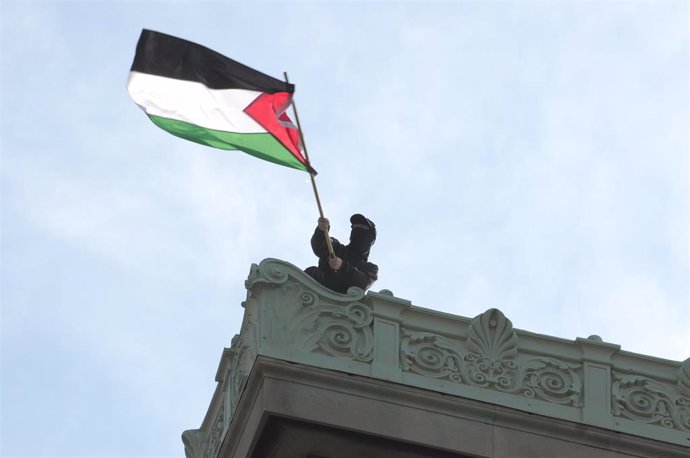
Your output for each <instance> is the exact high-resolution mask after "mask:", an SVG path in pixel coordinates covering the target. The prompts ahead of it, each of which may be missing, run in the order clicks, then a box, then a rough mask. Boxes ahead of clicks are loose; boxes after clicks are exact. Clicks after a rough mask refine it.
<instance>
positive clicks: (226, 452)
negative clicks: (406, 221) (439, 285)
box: [183, 259, 690, 458]
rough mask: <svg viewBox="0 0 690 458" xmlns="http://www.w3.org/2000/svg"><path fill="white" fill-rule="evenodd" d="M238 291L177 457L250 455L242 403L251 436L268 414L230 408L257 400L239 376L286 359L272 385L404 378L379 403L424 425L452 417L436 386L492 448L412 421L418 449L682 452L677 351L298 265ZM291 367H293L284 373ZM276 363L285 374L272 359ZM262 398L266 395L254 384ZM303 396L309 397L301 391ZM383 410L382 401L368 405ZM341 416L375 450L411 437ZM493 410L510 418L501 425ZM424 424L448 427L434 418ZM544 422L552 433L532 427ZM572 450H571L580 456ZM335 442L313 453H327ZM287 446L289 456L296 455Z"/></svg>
mask: <svg viewBox="0 0 690 458" xmlns="http://www.w3.org/2000/svg"><path fill="white" fill-rule="evenodd" d="M246 287H247V291H248V293H247V300H246V301H245V302H244V304H243V306H244V308H245V315H244V321H243V323H242V327H241V330H240V333H239V334H238V335H237V336H235V338H234V339H233V341H232V345H231V347H230V348H229V349H225V351H224V352H223V355H222V358H221V362H220V365H219V368H218V372H217V374H216V381H217V382H218V386H217V389H216V392H215V393H214V396H213V399H212V401H211V405H210V407H209V410H208V413H207V415H206V418H205V419H204V421H203V424H202V426H201V428H200V429H198V430H189V431H185V432H184V434H183V442H184V445H185V451H186V453H187V456H188V457H189V458H202V457H216V456H233V457H234V456H253V455H251V447H250V448H246V449H244V450H243V451H241V450H240V448H238V446H237V444H238V443H240V442H241V438H242V435H241V434H240V435H238V434H239V433H238V432H237V431H240V430H242V431H245V433H246V434H249V432H248V431H249V430H247V429H246V424H247V421H248V420H247V418H251V412H253V411H254V410H253V409H254V408H256V409H259V410H260V411H262V412H263V414H262V415H263V417H262V418H263V420H262V421H263V423H262V422H258V423H257V424H256V427H257V428H259V429H257V430H255V431H254V432H253V434H254V435H259V434H261V429H260V428H263V427H264V426H265V424H266V421H267V420H266V418H268V416H270V415H268V413H267V412H268V410H266V409H264V410H261V409H260V408H259V407H256V402H257V401H256V399H257V398H254V400H253V404H252V405H253V406H254V407H252V408H250V407H248V406H244V408H245V409H248V410H247V412H246V414H245V415H243V416H242V417H237V415H236V412H237V411H238V409H239V408H240V404H241V403H243V402H244V403H249V402H250V400H251V396H249V394H248V392H249V391H251V392H253V393H255V395H256V396H258V394H257V393H262V391H261V389H258V388H255V387H253V385H252V381H253V383H255V384H259V386H262V384H265V383H267V382H266V381H262V380H259V379H257V377H258V374H259V372H261V373H263V374H264V376H266V374H267V373H268V372H266V371H269V369H267V368H273V369H275V368H276V367H279V366H281V365H285V364H286V363H291V364H292V365H289V364H288V366H286V367H288V368H290V371H287V372H289V377H288V376H286V377H287V378H285V379H281V378H280V377H277V376H275V375H274V376H273V379H272V380H273V383H275V384H277V385H280V386H281V387H282V388H281V389H285V390H288V388H290V389H293V390H298V387H299V386H300V384H299V383H297V382H295V377H296V375H295V374H303V375H304V377H305V380H307V379H308V377H310V376H313V377H315V378H316V379H318V378H319V377H321V378H323V377H324V375H323V374H324V373H330V374H332V376H333V377H336V378H343V377H345V378H346V379H347V380H348V381H349V383H352V384H354V380H355V378H356V380H357V383H363V384H364V385H366V384H367V383H369V384H370V385H371V384H372V383H373V384H375V386H376V389H377V390H378V392H379V393H381V394H380V396H378V397H376V396H375V397H374V398H373V399H384V398H386V397H387V395H388V394H390V393H386V389H385V387H388V390H389V391H391V393H392V392H393V391H395V390H400V388H401V387H404V389H405V390H408V391H406V393H408V394H409V393H410V391H409V390H412V391H413V392H414V396H412V395H410V397H409V399H407V398H406V401H405V403H402V404H401V403H398V404H396V407H395V408H394V407H390V409H391V410H390V411H391V412H392V411H396V409H397V410H400V412H399V413H401V414H402V412H405V413H406V414H407V415H410V414H412V415H415V416H419V415H422V413H423V412H424V413H423V415H422V416H424V415H426V416H428V417H429V418H428V421H429V422H432V423H434V424H436V423H438V422H440V421H441V420H440V419H441V418H447V419H449V420H448V421H449V422H450V424H455V423H454V420H451V419H450V418H451V417H452V416H453V415H456V414H457V412H456V413H454V414H453V415H450V414H449V413H448V412H446V413H443V414H442V413H441V412H444V411H445V410H446V409H444V408H443V405H442V404H443V403H441V404H439V402H438V399H437V398H438V393H441V394H442V395H443V399H444V400H445V402H446V403H447V404H448V406H455V407H456V408H457V409H459V411H461V412H465V411H468V412H475V414H473V415H474V416H470V417H471V418H468V417H467V415H466V414H462V415H460V416H461V417H462V418H463V419H464V420H466V421H469V422H470V423H467V424H466V425H465V426H466V428H469V429H466V430H456V433H458V434H460V433H462V434H461V435H462V436H463V437H468V436H467V434H470V432H471V431H473V430H477V431H479V430H482V429H484V430H487V428H488V430H490V431H491V434H490V435H491V437H493V439H491V440H490V442H491V443H492V449H491V450H489V449H485V448H482V447H478V448H477V447H475V448H474V449H473V448H472V447H470V446H469V445H467V446H464V445H462V444H470V443H471V441H469V440H467V441H461V443H457V444H456V443H454V442H452V441H451V443H449V444H446V445H444V446H443V447H440V448H439V446H438V444H437V443H434V442H433V440H436V439H433V438H434V437H435V433H434V432H433V431H431V430H429V428H423V427H422V428H421V431H422V432H424V431H426V432H427V433H428V434H427V436H424V437H422V436H423V434H422V436H420V437H419V438H418V440H417V441H415V443H416V444H417V445H416V446H420V447H421V446H424V447H430V448H429V450H430V451H429V455H428V456H451V455H444V453H445V454H457V455H453V456H487V457H488V456H491V457H499V456H525V457H526V456H538V455H535V453H536V452H535V449H534V447H535V446H536V445H535V444H537V443H539V444H541V445H540V446H539V447H540V448H539V450H548V449H549V447H556V448H557V449H558V450H561V451H564V450H567V449H568V448H567V447H566V445H567V444H569V445H568V447H571V448H572V449H573V450H574V451H573V453H575V454H574V455H572V456H582V455H579V453H585V452H584V450H585V448H588V447H589V448H592V449H591V450H589V449H588V451H587V456H599V455H596V454H593V450H598V451H600V452H601V453H604V454H602V455H600V456H602V457H604V456H611V457H613V456H616V457H621V456H660V457H662V456H687V455H688V454H690V358H689V359H687V360H686V361H685V362H684V363H679V362H673V361H667V360H661V359H657V358H653V357H648V356H642V355H637V354H633V353H628V352H624V351H621V349H620V347H619V346H618V345H614V344H610V343H606V342H602V341H601V339H600V338H597V337H596V336H592V337H590V338H587V339H584V338H578V339H577V340H575V341H569V340H564V339H559V338H554V337H549V336H544V335H537V334H533V333H529V332H525V331H520V330H516V329H514V328H513V326H512V323H511V322H510V320H509V319H508V318H506V317H505V316H504V314H503V313H502V312H501V311H500V310H498V309H489V310H487V311H486V312H484V313H482V314H481V315H478V316H476V317H474V318H472V319H469V318H464V317H458V316H452V315H448V314H443V313H439V312H436V311H433V310H428V309H423V308H420V307H416V306H413V305H412V304H411V303H410V302H409V301H407V300H404V299H400V298H397V297H395V296H393V294H392V293H391V292H389V291H385V290H384V291H381V292H378V293H376V292H368V293H366V294H364V292H363V291H361V290H359V289H357V288H351V289H350V291H349V292H348V294H346V295H341V294H337V293H333V292H331V291H329V290H326V289H324V288H323V287H321V286H320V285H318V284H316V283H315V282H314V281H313V280H312V279H311V278H310V277H309V276H307V275H306V274H304V272H302V271H301V270H300V269H298V268H297V267H295V266H292V265H291V264H288V263H285V262H282V261H278V260H273V259H267V260H264V261H263V262H261V264H260V265H253V266H252V268H251V271H250V274H249V277H248V279H247V281H246ZM295 363H297V364H299V365H300V366H299V367H300V369H299V370H297V372H295V367H296V366H294V364H295ZM258 367H260V368H263V369H261V370H259V369H257V368H258ZM315 371H316V372H315ZM269 372H270V371H269ZM278 372H279V373H280V374H287V372H286V370H285V369H283V370H282V372H281V371H278ZM315 374H316V375H315ZM333 374H335V375H333ZM317 375H318V376H317ZM348 377H349V378H348ZM353 377H355V378H353ZM297 378H299V377H297ZM250 380H251V381H250ZM277 380H281V383H279V382H278V381H277ZM305 380H302V385H304V384H305V383H306V382H305ZM311 383H312V384H315V383H316V382H311ZM336 385H337V383H336ZM364 385H363V386H364ZM367 386H369V385H367ZM382 387H384V389H383V390H382ZM324 390H325V391H323V392H322V393H321V394H322V396H323V399H322V401H324V402H325V400H327V399H337V398H338V397H341V398H342V400H343V402H345V400H348V402H351V403H356V402H358V401H357V400H359V399H360V398H362V396H363V394H362V393H358V392H357V393H346V392H345V391H343V390H331V391H330V392H328V390H327V389H326V388H324ZM296 392H297V391H295V393H296ZM295 393H291V392H290V391H289V390H288V391H285V392H284V393H283V397H284V399H289V398H290V397H291V396H293V395H294V394H295ZM431 393H433V396H432V395H431ZM261 396H264V397H261V399H264V401H265V393H264V394H262V395H261ZM425 396H431V397H432V398H433V400H432V399H431V398H429V399H428V400H427V402H429V403H433V408H432V407H425V405H424V404H423V403H419V402H418V400H419V399H423V398H424V397H425ZM306 404H309V403H308V402H306V401H305V405H306ZM402 405H405V406H406V407H405V408H403V407H401V406H402ZM430 405H431V404H430ZM446 407H447V406H446ZM384 408H385V407H383V404H382V407H381V409H384ZM275 409H276V412H282V413H279V414H276V413H275V412H274V415H273V418H278V417H281V415H283V416H293V418H294V415H295V414H294V412H292V413H290V412H288V411H289V409H287V410H288V411H285V409H283V410H281V409H280V408H278V407H275ZM415 409H416V410H415ZM429 409H432V410H433V409H436V410H435V412H436V415H433V414H432V413H429V412H428V411H429ZM482 411H483V412H484V413H482ZM415 412H416V413H415ZM453 412H455V410H453ZM497 412H500V415H499V413H497ZM389 414H390V412H387V411H384V410H381V411H373V412H370V415H371V416H372V418H373V421H374V423H376V418H377V416H378V417H380V418H386V417H387V416H388V415H389ZM350 415H351V418H350V417H348V418H350V422H349V423H348V421H346V419H345V420H342V421H341V423H340V425H339V426H338V425H335V424H333V425H332V428H333V429H334V430H338V428H343V431H346V430H347V431H349V432H348V433H347V434H354V432H353V431H355V432H356V431H358V434H364V435H367V436H366V437H370V438H371V444H372V445H371V446H372V447H377V446H378V447H383V446H384V445H375V444H378V443H379V442H380V441H382V440H392V441H398V442H408V443H412V442H411V441H410V432H409V431H407V429H406V428H403V427H401V428H399V430H397V431H389V432H387V433H386V432H385V431H384V432H381V431H379V432H377V433H376V434H373V433H372V431H375V430H377V428H376V427H375V424H374V425H369V427H368V429H361V428H358V426H357V425H358V424H361V422H360V421H358V420H357V417H358V415H357V414H356V412H350ZM449 415H450V417H449ZM487 415H488V417H487ZM281 418H283V417H281ZM301 418H303V420H305V421H306V420H309V422H312V423H309V422H306V423H304V425H306V424H316V423H313V422H316V421H317V419H315V418H313V415H311V414H309V413H308V412H305V413H304V416H303V417H301ZM497 418H510V419H511V420H510V421H508V422H507V423H506V425H507V426H505V427H503V429H501V427H500V421H499V420H497ZM535 419H537V420H535ZM272 421H273V423H275V422H276V421H277V420H272ZM324 421H325V420H323V419H320V420H318V422H319V423H318V424H320V425H323V424H324V423H323V422H324ZM535 422H536V423H539V422H544V424H543V425H542V424H540V425H539V426H538V427H536V429H535V428H532V429H530V427H527V426H525V425H530V424H535ZM461 423H462V422H461ZM288 424H289V425H292V426H290V427H292V428H294V430H295V431H303V434H307V433H304V431H316V429H315V427H307V426H304V425H303V424H300V425H299V426H295V424H294V423H289V422H285V425H288ZM427 424H428V423H427ZM458 424H459V423H458ZM463 424H465V423H463ZM544 425H551V426H550V427H548V428H547V427H545V426H544ZM553 425H558V427H556V426H553ZM285 427H286V428H287V427H288V426H285ZM437 428H441V429H444V428H447V426H444V425H443V424H442V422H441V423H439V425H437ZM378 429H381V428H378ZM384 429H385V428H384ZM488 430H487V431H488ZM545 430H553V431H556V430H557V432H554V433H552V434H544V433H543V431H545ZM319 431H320V430H319ZM516 431H521V432H520V433H519V434H518V433H516ZM583 431H584V432H583ZM250 432H251V431H250ZM498 432H502V433H503V436H501V434H498V435H497V433H498ZM314 434H317V433H316V432H315V433H314ZM318 434H322V435H324V434H327V433H326V432H319V433H318ZM419 434H421V433H419ZM481 434H488V433H487V432H486V431H484V432H482V433H481ZM511 434H513V435H514V434H517V436H515V437H512V436H511ZM532 435H534V437H532ZM602 435H603V436H602ZM230 436H233V437H234V438H235V439H234V442H237V443H234V442H233V440H231V439H230ZM345 436H346V434H345V433H343V437H345ZM504 436H505V438H506V439H505V440H506V441H508V439H507V438H508V437H512V439H510V441H512V442H510V441H508V442H505V443H503V445H504V446H505V453H506V455H501V444H502V442H500V441H501V440H504V439H500V437H504ZM285 437H288V436H285ZM314 437H317V436H314ZM323 437H325V436H323ZM537 437H538V438H541V439H539V440H537V439H535V438H537ZM601 437H604V438H605V439H603V440H602V439H601ZM432 439H433V440H432ZM243 440H245V441H246V438H245V439H243ZM377 441H379V442H377ZM429 441H432V442H429ZM497 441H498V442H497ZM535 441H536V442H535ZM554 441H555V442H554ZM231 442H233V443H231ZM355 443H357V444H359V445H357V446H359V447H361V446H362V445H361V441H355V440H353V441H351V445H352V446H353V447H354V446H355V445H354V444H355ZM520 443H522V444H525V446H526V447H527V446H532V448H531V449H529V450H531V451H529V452H527V451H526V452H525V453H524V454H521V453H518V452H516V450H519V447H518V448H517V449H516V448H515V447H514V446H509V444H513V445H514V444H520ZM602 444H608V445H602ZM256 446H257V445H256V444H254V445H253V446H252V447H254V448H256ZM468 447H469V448H468ZM573 447H574V448H573ZM577 447H581V449H578V450H580V451H579V452H578V451H577V450H576V449H577ZM582 447H584V448H582ZM342 450H343V449H342V448H340V449H337V450H332V451H328V450H326V451H322V452H321V453H330V454H331V455H329V456H334V457H335V456H340V455H338V453H341V452H342ZM372 450H374V449H372ZM525 450H527V449H525ZM636 450H637V451H636ZM640 450H646V452H640ZM295 453H297V454H296V455H289V456H307V455H306V454H305V455H299V453H301V452H295ZM305 453H306V452H305ZM309 453H312V454H313V451H312V452H309ZM353 453H355V452H354V449H353ZM362 453H366V452H362ZM371 453H373V452H371ZM401 453H403V452H401ZM419 453H420V455H419V456H426V455H423V454H422V453H423V452H421V451H420V452H419ZM424 453H425V452H424ZM510 453H513V454H512V455H511V454H510ZM606 453H610V454H606ZM638 453H642V454H638ZM645 453H646V454H645ZM275 456H281V455H275ZM284 456H288V455H284ZM352 456H355V455H352ZM391 456H392V455H391ZM396 456H397V455H396ZM399 456H403V455H399ZM539 456H541V455H539ZM543 456H568V455H565V454H559V455H543Z"/></svg>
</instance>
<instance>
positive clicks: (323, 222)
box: [319, 218, 331, 231]
mask: <svg viewBox="0 0 690 458" xmlns="http://www.w3.org/2000/svg"><path fill="white" fill-rule="evenodd" d="M319 229H321V230H322V231H328V230H330V229H331V223H330V221H328V218H319Z"/></svg>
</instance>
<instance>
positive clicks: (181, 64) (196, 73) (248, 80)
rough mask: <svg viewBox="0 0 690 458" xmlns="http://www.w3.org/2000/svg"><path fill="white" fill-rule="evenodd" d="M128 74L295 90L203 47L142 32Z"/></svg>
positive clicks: (216, 86) (255, 88) (231, 86)
mask: <svg viewBox="0 0 690 458" xmlns="http://www.w3.org/2000/svg"><path fill="white" fill-rule="evenodd" d="M132 71H136V72H140V73H148V74H150V75H157V76H163V77H167V78H176V79H179V80H185V81H194V82H197V83H202V84H204V85H205V86H207V87H209V88H211V89H248V90H251V91H260V92H268V93H271V94H272V93H275V92H290V93H292V92H294V91H295V86H294V85H293V84H289V83H286V82H285V81H281V80H279V79H275V78H273V77H272V76H268V75H266V74H264V73H261V72H259V71H257V70H254V69H253V68H250V67H247V66H246V65H243V64H240V63H239V62H237V61H234V60H232V59H230V58H227V57H225V56H223V55H222V54H219V53H217V52H215V51H213V50H211V49H208V48H206V47H204V46H201V45H198V44H196V43H192V42H191V41H187V40H183V39H181V38H177V37H173V36H171V35H166V34H164V33H160V32H154V31H152V30H146V29H144V30H142V31H141V36H140V37H139V42H138V43H137V51H136V54H135V55H134V62H132Z"/></svg>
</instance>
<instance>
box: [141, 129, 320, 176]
mask: <svg viewBox="0 0 690 458" xmlns="http://www.w3.org/2000/svg"><path fill="white" fill-rule="evenodd" d="M148 117H149V118H150V119H151V121H153V123H154V124H156V125H157V126H158V127H160V128H161V129H164V130H166V131H168V132H170V133H171V134H173V135H175V136H177V137H180V138H184V139H186V140H190V141H193V142H196V143H200V144H202V145H207V146H212V147H214V148H220V149H225V150H240V151H244V152H245V153H247V154H251V155H252V156H255V157H258V158H260V159H264V160H266V161H270V162H274V163H276V164H280V165H284V166H286V167H292V168H293V169H298V170H302V171H305V172H308V170H307V167H306V166H305V165H304V164H302V163H301V162H300V161H299V160H297V158H296V157H295V156H293V155H292V154H291V153H290V152H289V151H288V150H287V148H285V147H284V146H283V145H282V143H280V142H279V141H278V140H276V138H275V137H274V136H273V135H271V134H269V133H242V134H238V133H233V132H225V131H222V130H215V129H207V128H205V127H200V126H197V125H195V124H190V123H188V122H184V121H178V120H175V119H170V118H163V117H160V116H154V115H148Z"/></svg>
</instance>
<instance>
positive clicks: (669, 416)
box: [612, 372, 690, 431]
mask: <svg viewBox="0 0 690 458" xmlns="http://www.w3.org/2000/svg"><path fill="white" fill-rule="evenodd" d="M613 376H614V383H613V386H612V403H613V405H612V411H613V414H614V415H615V416H618V417H625V418H628V419H630V420H633V421H638V422H643V423H647V424H652V425H658V426H663V427H664V428H668V429H678V430H683V431H690V398H687V397H684V396H682V395H679V394H676V393H674V392H673V390H672V389H671V388H670V387H667V386H664V385H662V384H661V383H659V382H657V381H656V380H652V379H651V378H648V377H643V376H640V375H619V374H617V373H616V372H614V373H613Z"/></svg>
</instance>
